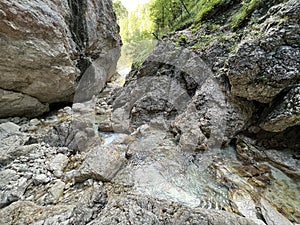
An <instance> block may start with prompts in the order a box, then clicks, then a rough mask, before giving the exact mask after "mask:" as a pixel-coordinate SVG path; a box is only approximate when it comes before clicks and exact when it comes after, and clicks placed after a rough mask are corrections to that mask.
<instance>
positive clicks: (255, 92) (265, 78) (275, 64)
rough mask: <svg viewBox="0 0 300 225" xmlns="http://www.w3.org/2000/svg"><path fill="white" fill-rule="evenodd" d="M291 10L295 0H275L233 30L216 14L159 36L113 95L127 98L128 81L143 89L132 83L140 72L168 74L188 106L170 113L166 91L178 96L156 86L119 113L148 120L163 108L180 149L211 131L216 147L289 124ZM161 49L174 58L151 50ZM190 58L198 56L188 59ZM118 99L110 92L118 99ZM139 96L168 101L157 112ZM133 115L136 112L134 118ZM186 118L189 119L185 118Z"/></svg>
mask: <svg viewBox="0 0 300 225" xmlns="http://www.w3.org/2000/svg"><path fill="white" fill-rule="evenodd" d="M224 4H227V3H224ZM228 4H229V3H228ZM230 4H231V3H230ZM236 7H238V4H237V5H236V6H235V7H225V6H224V8H227V11H224V12H223V14H222V15H224V14H226V15H230V13H232V11H231V10H236ZM299 12H300V4H299V1H295V0H290V1H287V2H285V3H280V2H278V1H277V2H276V3H275V2H274V3H273V2H272V3H270V4H269V5H268V4H266V5H265V8H261V9H260V10H257V11H255V13H253V15H252V17H251V15H249V22H248V23H246V24H244V26H242V27H240V28H238V29H236V30H232V29H230V28H229V24H228V21H226V20H224V18H223V17H222V15H220V18H219V17H218V16H214V17H213V18H212V20H211V21H210V20H208V21H207V22H206V23H205V24H204V25H202V26H201V27H200V28H198V29H194V30H191V29H187V30H182V31H178V32H174V33H171V34H168V35H166V36H164V37H163V40H162V41H161V43H162V44H160V45H158V47H157V48H156V50H155V51H154V53H152V55H151V56H150V57H149V58H148V59H147V60H146V61H145V62H144V63H143V64H142V66H141V68H139V69H136V71H135V72H131V77H130V79H129V80H128V82H127V87H126V88H127V89H128V92H127V93H124V90H126V88H125V89H124V90H123V92H121V94H120V95H121V96H123V97H121V98H126V96H127V98H128V99H129V98H130V96H131V94H130V93H134V91H133V90H132V84H133V83H134V82H135V83H136V84H133V86H135V87H136V91H140V90H141V89H143V88H141V86H142V85H143V82H139V79H140V78H141V77H143V79H145V77H152V78H151V79H152V80H153V79H157V80H159V79H161V78H162V76H169V82H170V83H172V82H174V80H177V82H179V83H180V82H181V85H179V86H178V87H180V88H181V91H183V92H185V93H186V94H187V95H189V98H185V99H184V100H183V101H187V103H186V106H187V105H189V106H188V107H187V110H185V109H183V108H182V107H183V106H179V107H180V108H181V110H183V111H185V112H184V113H183V114H181V112H180V110H179V111H178V110H176V102H174V99H171V98H170V97H169V96H173V95H174V96H179V95H178V93H176V92H178V89H172V88H170V89H166V88H162V89H163V90H164V91H161V89H160V88H158V89H156V90H155V92H156V93H155V94H153V92H147V93H146V92H145V95H144V96H143V99H144V100H143V102H140V101H139V102H135V103H131V106H132V107H131V108H130V109H129V108H128V109H126V110H127V111H130V110H132V111H131V112H130V113H127V114H128V116H127V118H128V119H129V118H130V119H129V121H127V126H129V127H130V126H133V127H134V126H135V125H138V124H140V123H141V122H139V123H137V121H136V118H153V117H155V115H159V116H160V115H161V114H160V113H158V112H160V111H164V112H165V119H166V120H167V121H169V124H170V126H171V127H173V129H174V131H175V132H176V133H177V134H178V137H179V139H180V140H179V142H180V143H183V142H186V143H187V144H188V147H187V148H191V146H194V148H195V147H196V146H198V144H197V143H202V144H203V143H206V142H209V141H208V139H212V138H213V137H215V136H219V140H218V142H219V145H220V143H223V144H225V143H226V142H228V140H230V139H232V138H233V137H235V135H236V134H238V133H241V132H244V131H246V132H250V134H251V133H252V135H255V134H256V133H258V132H259V131H260V130H262V133H263V132H274V133H277V132H284V131H285V130H286V129H287V128H289V127H296V126H297V125H299V121H300V120H299V115H300V112H299V109H300V108H299V94H298V89H299V88H298V86H299V81H300V80H299V79H300V73H299V69H300V64H299V54H300V48H299V35H300V33H299V32H300V27H299V22H300V21H299V16H298V14H299ZM172 42H173V45H174V46H173V47H172V48H171V49H166V48H165V47H164V46H165V45H169V46H170V45H171V44H166V43H172ZM161 52H163V53H164V54H165V55H167V57H169V58H172V57H173V59H176V60H175V62H174V60H173V59H170V60H166V59H165V58H164V59H160V58H159V54H157V53H161ZM187 52H188V53H187ZM193 54H194V55H195V56H193ZM196 56H197V57H199V58H201V60H191V58H193V59H195V57H196ZM172 60H173V61H172ZM202 60H203V61H202ZM153 61H155V63H153ZM170 64H171V65H172V66H173V67H172V66H171V67H170ZM203 65H205V66H203ZM197 67H198V68H197ZM187 68H189V70H187ZM194 68H197V69H194ZM211 71H212V72H211ZM153 76H154V78H153ZM136 80H137V81H136ZM171 80H172V81H171ZM125 92H126V91H125ZM165 92H167V93H165ZM124 96H125V97H124ZM133 96H137V95H136V94H133ZM119 99H120V97H117V101H116V103H118V104H119ZM131 99H132V98H131ZM145 99H164V102H168V101H169V103H168V104H171V105H172V106H167V104H165V108H164V109H162V108H161V107H160V106H159V104H156V103H155V102H154V101H151V103H152V107H151V109H150V108H149V107H147V106H146V104H147V103H146V102H145ZM174 103H175V104H174ZM149 104H150V103H149ZM153 105H154V106H153ZM133 106H134V107H133ZM155 106H157V107H158V108H157V109H156V108H155ZM177 106H178V105H177ZM118 107H119V105H118V106H117V107H116V108H118ZM172 107H173V111H172ZM123 108H124V107H123ZM125 108H126V107H125ZM147 108H148V109H147ZM137 109H138V110H139V112H138V111H137ZM118 110H120V109H118ZM153 111H155V112H153ZM166 112H172V117H170V116H169V117H168V116H166ZM137 113H138V115H139V116H136V114H137ZM168 114H170V113H168ZM180 114H181V115H180ZM192 118H194V119H195V121H194V122H191V120H193V119H192ZM174 119H175V120H174ZM122 121H124V118H123V119H122ZM172 121H173V122H174V123H173V124H172ZM190 123H192V124H193V126H192V127H193V129H188V127H190V126H189V125H187V124H190ZM188 130H192V131H188ZM195 130H198V131H197V132H196V131H195ZM189 132H190V133H189ZM191 132H192V133H193V134H192V133H191ZM196 133H197V134H196ZM250 136H251V135H250ZM256 138H257V136H256ZM213 139H214V138H213ZM183 140H185V141H183ZM213 142H214V141H213ZM192 143H193V144H192ZM297 146H298V143H295V148H297ZM273 147H274V146H273ZM277 147H279V146H277ZM196 148H197V147H196Z"/></svg>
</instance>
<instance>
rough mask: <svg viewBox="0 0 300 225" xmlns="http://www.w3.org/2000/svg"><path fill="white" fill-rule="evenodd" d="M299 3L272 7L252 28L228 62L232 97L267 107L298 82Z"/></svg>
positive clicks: (299, 66) (299, 53)
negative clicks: (277, 96)
mask: <svg viewBox="0 0 300 225" xmlns="http://www.w3.org/2000/svg"><path fill="white" fill-rule="evenodd" d="M299 12H300V2H299V1H297V0H290V1H288V2H287V3H283V4H279V5H276V6H274V7H272V8H271V9H270V10H269V11H268V14H267V15H266V17H267V19H266V20H265V21H264V22H263V23H262V24H260V25H258V26H257V27H252V28H251V31H250V32H248V35H246V37H245V38H243V40H242V41H241V42H240V43H239V44H238V46H237V50H236V51H235V52H233V53H232V55H231V56H230V58H229V60H228V68H227V69H228V72H227V76H228V78H229V80H230V84H231V91H232V93H233V94H234V95H236V96H240V97H244V98H246V99H248V100H255V101H258V102H262V103H268V102H270V101H271V100H272V99H274V97H275V96H276V95H278V94H279V93H280V92H281V91H282V90H284V89H285V88H287V87H288V86H290V85H292V84H296V83H299V80H300V72H299V69H300V61H299V57H300V48H299V44H300V42H299V35H300V26H299V24H300V19H299Z"/></svg>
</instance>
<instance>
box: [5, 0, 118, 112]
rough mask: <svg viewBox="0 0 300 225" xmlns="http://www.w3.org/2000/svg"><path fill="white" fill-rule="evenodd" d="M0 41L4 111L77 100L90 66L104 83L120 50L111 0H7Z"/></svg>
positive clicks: (44, 108)
mask: <svg viewBox="0 0 300 225" xmlns="http://www.w3.org/2000/svg"><path fill="white" fill-rule="evenodd" d="M0 43H1V44H0V73H1V76H0V117H8V116H17V115H18V116H28V117H33V116H37V115H39V114H42V113H43V112H45V111H47V110H48V105H49V104H51V103H57V102H71V101H73V96H74V92H75V88H76V85H77V82H78V80H80V78H81V77H82V75H83V74H84V72H85V70H86V69H87V68H88V67H89V66H91V65H92V67H93V68H92V69H90V71H89V74H92V76H93V77H95V78H97V79H99V73H100V75H101V78H102V80H101V82H102V83H103V82H104V83H105V82H106V80H107V79H109V78H110V76H111V75H112V74H113V71H114V69H115V66H116V63H117V60H118V57H119V54H120V53H119V52H120V48H119V46H120V37H119V34H118V26H117V24H116V18H115V14H114V13H113V9H112V4H111V1H110V0H101V1H96V0H93V1H86V0H85V1H76V0H71V1H67V0H63V1H57V0H55V1H50V0H36V1H29V0H25V1H23V0H16V1H9V0H3V1H1V2H0ZM99 71H101V72H99ZM93 91H94V92H97V91H98V90H94V89H93ZM7 108H9V110H7Z"/></svg>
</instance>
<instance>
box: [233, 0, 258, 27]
mask: <svg viewBox="0 0 300 225" xmlns="http://www.w3.org/2000/svg"><path fill="white" fill-rule="evenodd" d="M263 2H264V1H263V0H247V1H246V0H245V1H243V5H242V7H241V9H240V10H239V11H238V12H237V13H235V14H234V15H233V16H232V17H231V18H230V22H231V27H232V28H233V29H236V28H238V27H240V26H241V25H242V24H243V22H244V21H245V20H246V19H247V18H249V17H250V16H251V14H252V13H253V12H254V10H256V9H257V8H259V6H260V5H261V4H262V3H263Z"/></svg>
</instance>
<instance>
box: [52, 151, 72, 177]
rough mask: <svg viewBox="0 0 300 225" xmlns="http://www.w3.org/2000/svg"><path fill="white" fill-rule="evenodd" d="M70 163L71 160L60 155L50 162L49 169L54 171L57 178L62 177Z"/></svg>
mask: <svg viewBox="0 0 300 225" xmlns="http://www.w3.org/2000/svg"><path fill="white" fill-rule="evenodd" d="M68 161H69V159H68V157H67V156H65V155H64V154H61V153H59V154H57V155H56V156H54V158H52V159H51V160H50V162H49V163H48V167H49V169H50V170H51V171H53V173H54V175H55V176H56V177H61V175H62V173H63V170H64V169H65V167H66V166H67V165H68Z"/></svg>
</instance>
